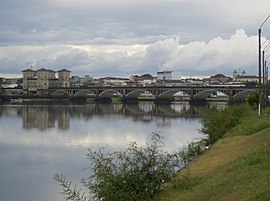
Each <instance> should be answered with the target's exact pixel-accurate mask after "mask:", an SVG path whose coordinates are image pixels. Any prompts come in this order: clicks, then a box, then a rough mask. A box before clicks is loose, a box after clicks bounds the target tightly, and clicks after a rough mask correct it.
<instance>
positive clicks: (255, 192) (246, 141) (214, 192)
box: [154, 105, 270, 201]
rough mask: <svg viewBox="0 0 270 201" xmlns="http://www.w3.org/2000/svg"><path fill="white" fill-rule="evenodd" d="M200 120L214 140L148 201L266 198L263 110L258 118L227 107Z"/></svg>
mask: <svg viewBox="0 0 270 201" xmlns="http://www.w3.org/2000/svg"><path fill="white" fill-rule="evenodd" d="M236 113H238V115H236V116H234V115H235V114H236ZM232 114H233V115H232ZM204 121H205V122H204V124H205V126H206V127H205V129H206V130H207V129H209V130H208V131H210V132H215V131H214V130H215V129H216V131H217V130H219V131H218V132H216V134H217V135H219V137H218V138H215V139H214V140H213V141H216V142H215V143H214V144H213V145H212V146H211V147H210V148H209V150H207V151H205V152H204V153H203V154H201V155H200V156H198V157H196V158H195V160H193V161H192V162H191V163H189V164H188V165H187V166H186V167H185V168H183V169H182V170H181V171H180V172H179V173H178V174H177V176H176V177H174V178H173V179H172V180H171V181H170V182H168V183H167V184H166V187H165V189H164V190H163V191H162V193H160V194H159V195H157V196H156V197H155V198H154V200H155V201H180V200H181V201H182V200H183V201H185V200H188V201H190V200H208V201H211V200H213V201H217V200H228V201H233V200H235V201H239V200H245V201H251V200H254V201H255V200H256V201H257V200H261V201H268V200H270V113H269V108H266V109H265V110H264V112H263V114H262V115H260V116H259V115H258V114H257V111H256V110H255V109H254V108H252V107H249V106H247V105H240V106H232V107H230V108H228V109H226V111H221V112H217V111H216V112H214V113H213V114H211V115H209V118H208V120H204ZM206 124H208V125H206ZM229 125H231V126H229ZM206 130H205V131H206ZM222 130H223V134H221V133H222ZM214 136H215V134H213V137H214ZM219 138H220V139H219Z"/></svg>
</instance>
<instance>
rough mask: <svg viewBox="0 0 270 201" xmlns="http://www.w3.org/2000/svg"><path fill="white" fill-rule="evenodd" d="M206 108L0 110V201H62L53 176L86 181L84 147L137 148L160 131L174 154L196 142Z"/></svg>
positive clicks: (50, 106) (39, 107)
mask: <svg viewBox="0 0 270 201" xmlns="http://www.w3.org/2000/svg"><path fill="white" fill-rule="evenodd" d="M210 106H211V105H210ZM210 106H209V105H204V106H192V105H189V104H188V103H172V104H162V105H156V104H154V103H151V102H142V103H139V104H94V103H93V104H86V105H74V104H72V105H71V104H68V105H63V104H57V103H53V104H38V105H37V104H35V105H33V104H32V105H29V104H28V105H0V128H1V130H0V201H18V200H19V201H64V199H63V198H62V197H61V195H60V194H59V191H61V188H60V187H59V186H58V184H57V182H56V181H55V180H54V178H53V177H54V174H55V173H63V174H64V175H65V176H66V177H67V178H68V179H69V180H72V181H74V182H79V180H80V179H81V178H83V177H87V174H86V171H83V169H84V168H86V167H88V166H89V163H88V160H87V157H86V154H87V149H88V148H99V147H104V146H108V149H114V150H115V149H117V148H121V147H124V146H126V145H127V144H128V143H130V142H133V141H136V142H137V143H138V144H139V145H141V146H143V145H145V144H146V143H147V142H150V141H149V139H150V137H151V134H152V132H160V134H161V135H162V136H164V138H165V139H164V142H165V145H166V150H167V151H169V152H170V151H173V150H178V149H180V148H181V147H182V146H184V145H186V144H187V143H188V142H190V141H191V140H193V139H195V138H200V137H201V134H200V133H199V132H198V130H199V129H200V118H201V116H202V115H204V114H205V113H206V112H207V111H208V110H209V107H210Z"/></svg>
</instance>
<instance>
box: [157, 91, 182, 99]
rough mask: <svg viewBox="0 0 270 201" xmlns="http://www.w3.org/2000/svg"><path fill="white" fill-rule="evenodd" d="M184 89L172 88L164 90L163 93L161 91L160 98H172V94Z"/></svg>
mask: <svg viewBox="0 0 270 201" xmlns="http://www.w3.org/2000/svg"><path fill="white" fill-rule="evenodd" d="M180 91H182V90H179V89H170V90H167V91H164V92H162V93H160V94H159V95H158V98H160V99H170V98H172V96H173V95H174V94H176V93H178V92H180Z"/></svg>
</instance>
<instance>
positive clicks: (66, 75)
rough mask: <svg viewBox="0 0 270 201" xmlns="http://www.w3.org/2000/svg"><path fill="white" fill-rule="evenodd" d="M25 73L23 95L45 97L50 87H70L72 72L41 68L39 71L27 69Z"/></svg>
mask: <svg viewBox="0 0 270 201" xmlns="http://www.w3.org/2000/svg"><path fill="white" fill-rule="evenodd" d="M22 73H23V94H25V95H34V94H37V95H45V94H47V93H48V89H49V88H50V87H63V88H66V87H70V71H69V70H66V69H62V70H60V71H57V73H58V77H56V71H53V70H51V69H45V68H41V69H39V70H36V71H34V70H32V69H26V70H23V71H22Z"/></svg>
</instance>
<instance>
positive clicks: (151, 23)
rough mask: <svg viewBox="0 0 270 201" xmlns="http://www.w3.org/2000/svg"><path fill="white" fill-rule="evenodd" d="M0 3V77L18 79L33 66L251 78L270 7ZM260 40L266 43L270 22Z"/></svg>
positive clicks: (231, 0)
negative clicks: (16, 76)
mask: <svg viewBox="0 0 270 201" xmlns="http://www.w3.org/2000/svg"><path fill="white" fill-rule="evenodd" d="M0 3H1V7H0V75H3V74H6V75H7V74H21V71H22V70H24V69H26V68H30V67H31V66H32V68H33V69H34V70H35V69H39V68H51V69H53V70H56V71H57V70H60V69H62V68H66V69H69V70H71V71H72V75H90V76H93V77H100V76H123V77H126V76H129V75H132V74H139V75H140V74H144V73H150V74H152V75H156V72H157V71H163V70H171V71H173V72H174V73H173V74H174V77H176V78H178V77H179V76H197V75H202V76H209V75H213V74H216V73H223V74H225V75H228V76H232V72H233V71H234V70H237V71H241V70H245V71H246V73H247V74H252V75H255V74H258V70H257V66H258V53H257V52H258V36H257V35H258V28H259V27H260V25H261V24H262V23H263V22H264V20H265V19H266V18H267V16H268V15H269V14H270V1H269V0H46V1H44V0H0ZM262 36H263V37H262V43H264V41H265V40H266V39H267V38H268V37H269V36H270V19H269V20H267V21H266V23H265V24H264V25H263V27H262ZM266 44H267V42H266V43H264V45H266ZM263 48H264V46H263ZM267 53H268V54H267ZM267 53H266V54H267V55H270V50H269V51H268V52H267ZM269 63H270V58H269Z"/></svg>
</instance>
